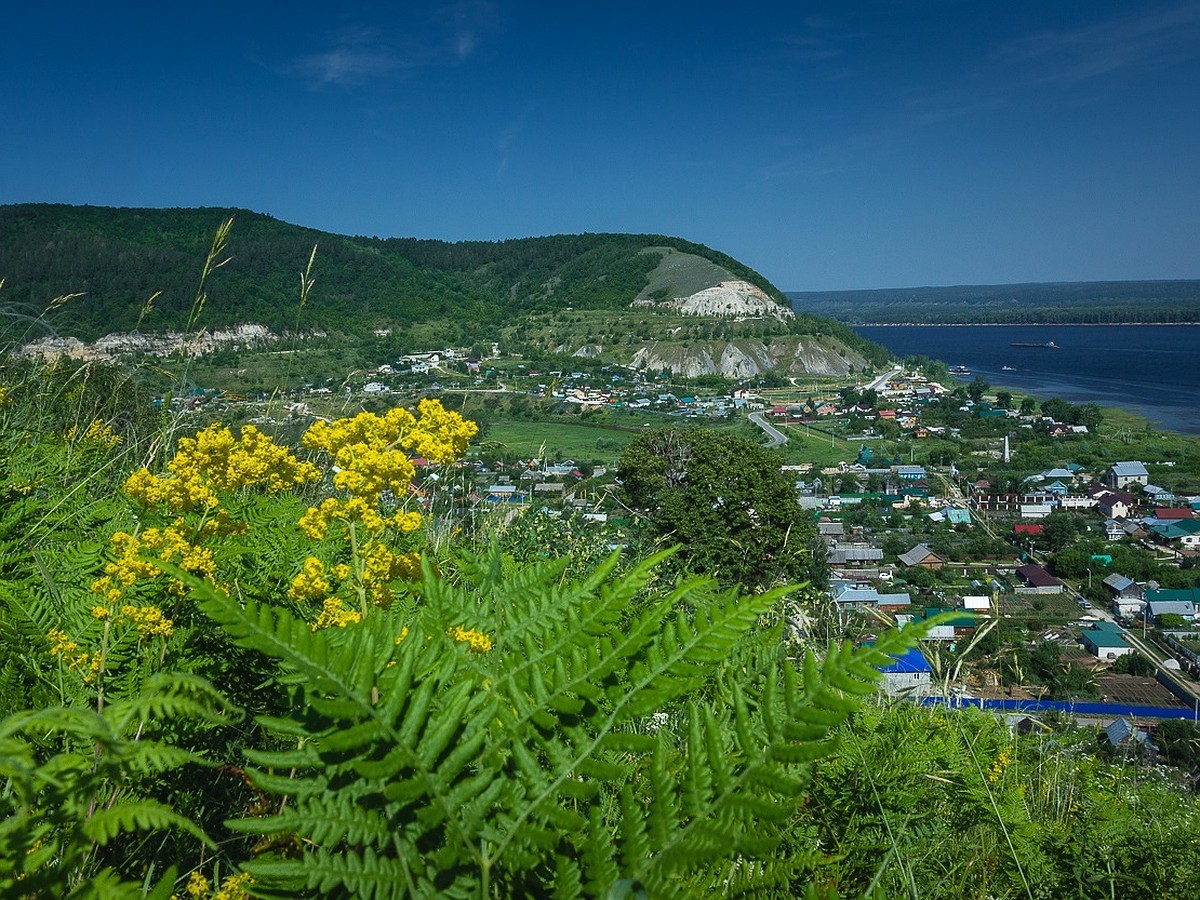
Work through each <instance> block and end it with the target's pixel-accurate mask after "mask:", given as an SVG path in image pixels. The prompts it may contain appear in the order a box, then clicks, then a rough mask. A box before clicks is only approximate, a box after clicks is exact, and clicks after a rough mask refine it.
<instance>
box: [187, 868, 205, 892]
mask: <svg viewBox="0 0 1200 900" xmlns="http://www.w3.org/2000/svg"><path fill="white" fill-rule="evenodd" d="M187 894H188V896H189V897H204V896H207V895H208V879H207V878H205V877H204V874H203V873H202V872H201V871H200V870H199V869H197V870H195V871H194V872H192V874H191V875H190V876H189V877H188V883H187Z"/></svg>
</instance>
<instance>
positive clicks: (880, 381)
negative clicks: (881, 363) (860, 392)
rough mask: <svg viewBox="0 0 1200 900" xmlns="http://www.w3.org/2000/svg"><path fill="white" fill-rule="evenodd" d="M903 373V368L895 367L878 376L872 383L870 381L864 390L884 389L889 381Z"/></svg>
mask: <svg viewBox="0 0 1200 900" xmlns="http://www.w3.org/2000/svg"><path fill="white" fill-rule="evenodd" d="M903 371H904V367H903V366H896V367H895V368H894V369H892V370H891V371H888V372H884V373H883V374H882V375H880V376H879V377H878V378H876V379H875V380H874V381H872V382H871V383H870V384H868V385H867V387H866V389H867V390H869V391H878V390H881V389H882V388H884V387H885V386H886V385H887V383H888V382H889V381H891V380H892V379H893V378H895V377H896V376H897V375H899V374H900V373H901V372H903Z"/></svg>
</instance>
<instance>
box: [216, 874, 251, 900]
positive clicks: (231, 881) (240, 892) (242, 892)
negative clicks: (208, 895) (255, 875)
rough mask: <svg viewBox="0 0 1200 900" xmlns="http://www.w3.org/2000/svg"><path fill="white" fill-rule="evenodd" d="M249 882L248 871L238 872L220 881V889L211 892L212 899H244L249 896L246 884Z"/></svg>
mask: <svg viewBox="0 0 1200 900" xmlns="http://www.w3.org/2000/svg"><path fill="white" fill-rule="evenodd" d="M248 884H250V873H249V872H239V873H238V874H237V875H231V876H229V877H228V878H226V879H225V880H224V881H222V882H221V887H220V889H219V890H218V891H217V892H216V893H215V894H213V896H212V900H246V898H248V897H249V896H250V894H249V892H248V891H247V890H246V885H248Z"/></svg>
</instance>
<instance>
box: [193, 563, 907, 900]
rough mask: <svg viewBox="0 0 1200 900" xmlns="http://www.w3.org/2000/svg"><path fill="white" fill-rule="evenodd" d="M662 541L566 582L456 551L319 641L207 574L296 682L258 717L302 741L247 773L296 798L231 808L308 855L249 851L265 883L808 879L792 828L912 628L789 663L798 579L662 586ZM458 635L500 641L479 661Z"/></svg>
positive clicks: (259, 754)
mask: <svg viewBox="0 0 1200 900" xmlns="http://www.w3.org/2000/svg"><path fill="white" fill-rule="evenodd" d="M664 556H665V554H659V555H657V556H655V557H652V558H650V559H649V560H646V561H645V562H643V563H641V564H639V565H637V566H635V567H633V569H632V570H631V571H629V572H628V573H627V574H624V575H621V576H617V575H615V574H614V572H615V570H616V558H615V557H614V558H612V559H609V560H608V561H606V562H605V563H604V564H602V565H601V566H600V567H598V568H597V569H596V570H595V571H594V572H593V573H591V574H590V575H589V576H588V577H585V578H583V579H582V580H579V581H575V582H566V583H564V582H563V581H562V579H561V574H562V570H563V563H562V562H555V563H540V564H535V565H533V566H531V567H529V568H526V569H524V570H520V571H518V572H516V573H513V574H512V575H511V576H505V575H504V574H503V573H504V566H503V565H502V564H501V559H500V556H499V554H498V552H496V551H493V552H491V553H485V554H482V555H480V556H478V557H467V558H465V559H464V560H463V561H462V562H461V564H460V565H459V566H458V567H457V569H456V572H457V577H456V579H455V580H454V581H451V580H450V579H446V578H442V577H439V576H438V575H437V574H436V573H435V572H434V571H433V570H432V567H430V566H429V565H426V569H425V573H424V578H423V581H422V584H421V587H420V591H421V597H422V604H421V605H420V607H419V608H418V609H417V610H416V611H415V612H414V613H413V614H412V615H411V616H408V617H406V616H405V615H403V614H402V613H401V612H400V611H399V610H395V609H393V610H391V611H384V610H375V611H373V612H372V613H371V615H369V616H368V617H367V618H366V619H365V620H364V621H363V622H362V623H359V624H356V625H351V626H348V627H346V628H340V629H331V630H327V631H317V632H314V631H312V630H311V628H310V627H309V626H308V625H307V623H305V622H303V621H301V620H299V619H297V618H295V617H294V616H293V615H292V614H291V613H290V612H289V611H288V610H286V609H282V608H276V607H273V606H271V605H268V604H263V603H260V602H257V601H254V600H252V599H245V600H243V601H241V602H238V601H235V600H232V599H230V598H229V597H228V596H227V595H225V594H224V593H223V592H220V591H218V590H216V589H214V588H212V587H211V586H205V585H199V584H196V583H195V582H194V581H193V584H194V585H195V593H196V595H197V597H198V599H199V603H200V606H201V607H202V609H203V610H204V612H205V613H207V614H208V615H209V616H211V617H212V618H213V619H214V620H215V621H216V622H217V623H218V624H220V625H221V626H222V628H223V629H224V630H225V631H226V633H227V634H228V635H229V636H230V637H231V639H232V640H233V641H234V642H235V643H237V644H238V645H240V646H241V647H244V648H247V649H252V650H256V651H258V652H260V653H264V654H266V655H268V656H270V657H271V658H273V659H275V660H277V661H278V663H279V665H280V673H281V674H280V676H279V679H280V681H281V682H282V683H283V684H285V685H288V686H290V689H291V690H292V692H293V693H292V696H293V704H294V705H293V707H292V709H291V712H290V714H289V715H287V716H284V717H262V718H260V720H259V724H260V725H261V726H262V727H263V728H265V729H267V730H268V731H269V732H273V733H274V734H275V735H276V736H277V740H278V741H279V742H280V743H283V742H286V744H285V745H286V746H290V747H291V749H287V750H275V751H268V750H254V751H248V756H249V757H250V759H251V761H252V762H253V763H254V764H255V766H256V768H255V769H254V770H253V771H252V773H251V777H252V779H253V781H254V783H255V784H256V786H257V787H258V788H260V789H261V790H264V791H267V792H269V793H272V794H276V795H280V796H282V797H285V798H287V802H285V803H283V804H280V809H279V810H278V811H276V812H274V813H273V814H270V815H267V816H264V817H259V818H244V819H239V820H236V821H233V822H231V823H230V826H231V827H233V828H235V829H237V830H240V831H244V832H247V833H250V834H257V835H262V836H267V837H269V838H270V839H271V840H272V842H273V846H276V847H278V846H290V847H293V848H295V849H293V850H289V851H286V852H285V851H275V852H271V853H268V854H265V855H263V856H260V857H259V858H257V859H254V860H251V861H249V862H247V863H245V866H244V868H245V869H246V871H249V872H251V873H252V874H253V876H254V878H255V883H256V890H258V891H261V892H263V893H264V895H269V896H298V895H306V896H323V897H325V896H332V897H336V896H346V897H349V896H354V897H360V896H361V897H393V896H450V897H455V896H545V895H548V894H553V895H557V896H606V895H610V894H611V893H613V892H620V891H621V890H625V891H626V892H628V891H634V892H636V891H637V890H641V889H643V888H644V889H645V890H646V891H648V892H649V893H650V894H651V895H657V894H663V893H674V892H677V891H678V890H679V887H680V885H681V884H683V885H690V886H691V889H693V890H696V891H704V892H708V891H720V892H726V893H731V894H737V893H742V894H749V893H753V892H754V891H756V890H761V889H768V888H769V889H772V890H781V891H783V892H785V893H786V892H787V891H789V890H791V888H792V887H793V886H794V885H795V884H797V880H798V879H800V880H801V881H802V880H803V877H804V874H805V873H806V872H810V871H811V870H812V869H813V868H814V867H815V866H817V865H818V864H819V862H820V859H821V857H820V855H819V854H818V853H817V852H816V850H815V848H813V847H807V848H805V847H795V846H790V845H788V844H787V842H788V840H789V835H790V834H791V830H790V829H791V825H792V820H793V818H794V816H795V814H796V811H797V809H798V808H799V804H800V803H801V802H802V800H803V798H804V796H805V790H806V785H807V780H806V779H807V775H808V772H809V770H810V766H811V763H812V761H813V760H816V759H819V758H822V757H824V756H826V755H828V754H829V753H830V752H832V750H833V749H834V746H835V744H834V742H833V741H832V739H831V731H832V729H833V728H835V727H836V726H837V725H839V724H840V723H841V722H843V721H844V720H845V718H846V716H847V715H848V714H849V713H850V712H851V711H852V710H853V709H854V708H855V705H856V700H855V698H856V697H857V696H858V695H861V694H865V693H867V692H869V691H872V690H874V684H875V681H876V678H877V670H876V668H875V667H876V666H877V665H879V664H880V663H882V662H884V661H886V660H887V654H888V653H890V652H897V651H899V650H901V649H903V648H904V647H905V646H908V645H909V644H910V643H911V641H912V640H914V639H915V638H916V637H917V633H916V631H913V632H912V634H910V635H907V636H904V637H897V636H885V637H884V638H883V639H882V640H881V641H880V642H879V644H878V645H877V646H876V647H875V648H873V649H864V650H851V649H849V648H844V649H834V650H831V651H830V653H829V654H828V655H827V656H826V657H825V659H824V660H822V661H818V660H816V659H815V658H814V657H812V656H811V655H809V656H808V657H807V658H806V659H805V661H804V664H803V667H802V670H798V669H797V668H796V667H795V666H794V665H793V663H792V662H791V661H790V660H788V659H787V658H786V656H785V655H784V650H783V646H782V643H781V641H780V635H779V633H778V631H777V630H775V629H771V630H769V631H768V632H767V633H766V634H765V635H764V634H763V633H762V631H761V626H760V624H759V623H760V621H761V620H762V618H763V617H764V616H765V615H766V614H767V613H768V612H769V611H770V610H771V609H772V607H774V606H775V605H776V603H777V602H778V601H779V599H780V598H781V597H782V596H783V595H784V594H785V593H786V590H785V589H780V590H777V591H772V592H767V593H763V594H758V595H752V596H745V597H743V596H738V595H737V594H736V593H733V592H724V593H716V592H714V590H713V585H712V584H711V583H710V582H709V581H707V580H704V579H692V580H689V581H686V582H683V583H680V584H678V585H676V586H674V587H673V588H672V589H669V590H654V589H652V585H653V584H654V583H655V581H656V579H657V578H658V575H657V571H658V567H659V564H660V563H661V561H662V559H663V557H664ZM454 627H470V628H474V629H478V630H481V631H483V632H486V633H487V634H488V635H490V636H491V638H492V640H493V642H494V646H493V649H492V650H491V651H490V652H487V653H472V652H471V651H470V650H468V649H467V647H466V646H465V645H464V644H461V643H457V642H456V641H454V640H453V638H452V637H451V636H450V635H449V634H448V630H449V629H451V628H454ZM406 628H407V631H405V630H404V629H406ZM402 634H403V635H404V636H403V638H402V639H400V638H401V635H402ZM734 660H736V663H737V665H736V667H735V666H734V665H733V664H732V661H734ZM722 861H723V862H722ZM639 886H641V887H639Z"/></svg>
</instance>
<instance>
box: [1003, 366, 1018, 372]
mask: <svg viewBox="0 0 1200 900" xmlns="http://www.w3.org/2000/svg"><path fill="white" fill-rule="evenodd" d="M1000 371H1001V372H1015V371H1017V370H1016V369H1014V368H1013V367H1012V366H1001V367H1000Z"/></svg>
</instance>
